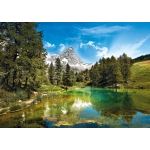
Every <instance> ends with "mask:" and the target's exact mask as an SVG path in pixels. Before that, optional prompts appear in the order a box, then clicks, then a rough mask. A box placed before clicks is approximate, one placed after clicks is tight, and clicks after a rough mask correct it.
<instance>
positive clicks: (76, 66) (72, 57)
mask: <svg viewBox="0 0 150 150" xmlns="http://www.w3.org/2000/svg"><path fill="white" fill-rule="evenodd" d="M56 58H59V59H60V61H61V64H62V67H63V69H65V67H66V64H67V63H68V64H69V65H70V67H71V69H72V70H74V71H75V72H80V71H83V70H85V69H90V68H91V67H92V64H88V63H83V61H82V60H81V59H80V58H79V57H78V56H77V54H76V53H75V51H74V49H73V48H72V47H69V48H68V49H66V50H65V51H63V53H62V54H53V55H50V56H49V57H48V58H47V63H49V64H50V63H51V62H52V63H53V64H54V65H55V61H56Z"/></svg>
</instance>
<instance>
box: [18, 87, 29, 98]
mask: <svg viewBox="0 0 150 150" xmlns="http://www.w3.org/2000/svg"><path fill="white" fill-rule="evenodd" d="M16 95H17V99H18V100H26V99H28V93H27V91H25V90H21V89H20V90H17V92H16Z"/></svg>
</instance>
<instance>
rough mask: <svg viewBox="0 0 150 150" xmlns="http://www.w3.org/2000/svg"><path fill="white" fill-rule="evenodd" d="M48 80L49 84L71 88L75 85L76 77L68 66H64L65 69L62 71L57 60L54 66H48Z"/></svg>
mask: <svg viewBox="0 0 150 150" xmlns="http://www.w3.org/2000/svg"><path fill="white" fill-rule="evenodd" d="M48 78H49V81H50V83H51V84H53V85H58V86H59V85H65V86H73V85H75V83H76V75H75V74H74V72H73V70H71V68H70V66H69V64H67V65H66V69H65V70H63V69H62V65H61V62H60V59H59V58H57V59H56V61H55V65H54V64H53V63H51V64H50V66H49V68H48Z"/></svg>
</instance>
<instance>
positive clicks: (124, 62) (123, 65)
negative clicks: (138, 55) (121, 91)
mask: <svg viewBox="0 0 150 150" xmlns="http://www.w3.org/2000/svg"><path fill="white" fill-rule="evenodd" d="M118 61H119V63H120V70H121V74H122V77H123V80H124V82H125V83H127V82H128V80H129V78H130V76H131V59H130V58H129V57H128V56H127V55H126V54H125V53H124V54H123V55H122V56H120V57H119V58H118Z"/></svg>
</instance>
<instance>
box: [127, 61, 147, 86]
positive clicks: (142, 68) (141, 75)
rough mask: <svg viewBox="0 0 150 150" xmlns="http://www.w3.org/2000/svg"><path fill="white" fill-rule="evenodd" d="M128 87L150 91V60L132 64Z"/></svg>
mask: <svg viewBox="0 0 150 150" xmlns="http://www.w3.org/2000/svg"><path fill="white" fill-rule="evenodd" d="M131 72H132V75H131V78H130V82H129V85H130V86H131V87H132V88H141V89H142V88H149V89H150V60H147V61H142V62H137V63H134V64H133V66H132V67H131Z"/></svg>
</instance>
